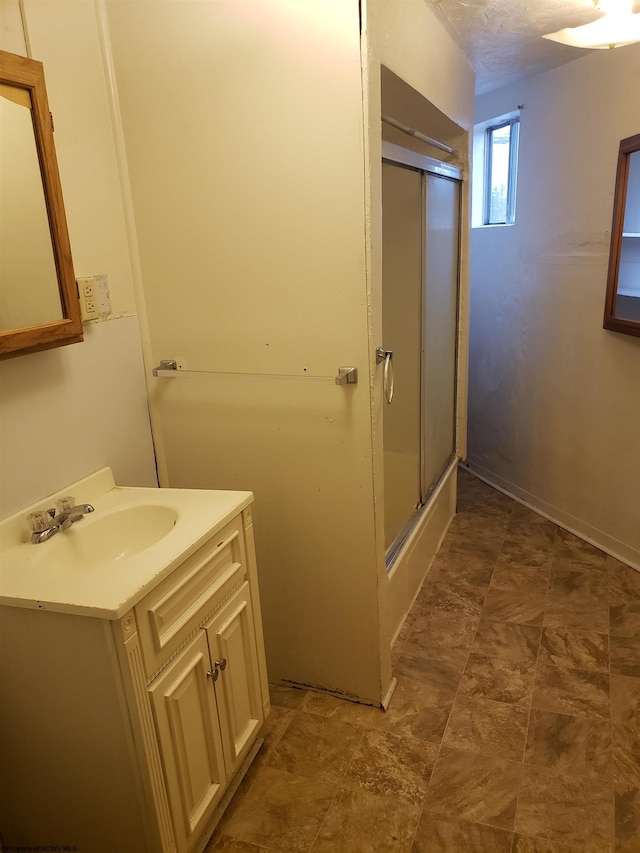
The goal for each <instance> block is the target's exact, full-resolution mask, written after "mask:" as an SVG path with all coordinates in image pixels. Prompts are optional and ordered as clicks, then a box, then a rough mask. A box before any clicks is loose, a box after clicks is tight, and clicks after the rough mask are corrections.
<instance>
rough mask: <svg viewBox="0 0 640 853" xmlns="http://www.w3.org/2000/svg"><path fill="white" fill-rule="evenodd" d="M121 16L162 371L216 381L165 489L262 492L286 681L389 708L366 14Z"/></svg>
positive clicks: (175, 401) (130, 128)
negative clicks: (377, 482)
mask: <svg viewBox="0 0 640 853" xmlns="http://www.w3.org/2000/svg"><path fill="white" fill-rule="evenodd" d="M107 10H108V21H109V28H110V34H111V43H112V48H113V57H114V67H115V70H116V78H117V83H118V90H119V96H120V102H121V106H122V118H123V127H124V134H125V139H126V145H127V154H128V162H129V168H130V173H131V186H132V192H133V201H134V206H135V215H136V222H137V229H138V236H139V246H140V258H141V263H142V274H143V278H144V284H145V293H146V299H147V304H148V316H149V324H150V332H151V339H152V347H153V355H154V358H155V360H156V361H157V360H159V359H161V358H171V357H178V358H179V359H180V360H181V361H182V362H183V363H185V364H186V365H187V367H189V368H190V369H192V370H200V371H205V373H204V374H200V375H195V376H191V377H188V376H185V377H182V378H179V379H171V380H166V379H165V380H162V379H160V380H155V381H154V383H153V384H152V385H151V404H152V412H153V416H154V418H155V423H157V424H159V425H160V426H161V428H162V434H163V436H164V440H163V442H162V446H161V447H160V458H161V460H162V469H161V470H162V482H163V483H164V484H167V485H172V486H197V487H206V488H238V487H242V488H249V489H252V490H253V491H254V492H255V495H256V504H255V526H256V544H257V551H258V564H259V567H260V587H261V597H262V609H263V614H264V627H265V639H266V647H267V657H268V665H269V675H270V678H271V679H273V680H276V681H277V680H281V679H288V680H291V681H295V682H300V683H308V684H312V685H318V686H322V687H325V688H328V689H332V690H335V691H337V692H344V693H347V694H350V695H355V696H358V697H360V698H364V699H367V700H370V701H378V699H379V696H380V692H381V684H380V665H379V660H378V657H379V650H378V637H379V630H378V615H377V606H376V601H377V589H376V574H375V570H374V569H373V566H374V559H375V558H374V540H373V512H372V476H371V447H370V427H369V388H368V382H367V362H368V346H367V345H368V340H367V310H366V285H365V264H364V193H363V178H364V176H363V138H362V93H361V78H360V52H359V28H358V4H357V2H355V0H353V2H343V0H340V2H326V0H322V2H315V0H314V2H305V3H300V2H298V0H274V2H270V3H268V4H265V3H261V2H257V3H256V2H245V0H238V2H233V3H202V2H167V3H162V4H149V3H135V2H131V3H126V4H125V3H119V2H114V3H108V4H107ZM339 365H355V366H357V367H359V369H360V371H361V380H360V383H359V384H358V385H357V386H355V387H352V388H339V387H336V386H335V384H333V383H332V380H331V377H333V376H334V375H335V374H336V372H337V368H338V366H339ZM220 371H223V372H225V371H231V372H243V371H244V372H249V373H252V374H283V375H293V376H298V377H299V380H297V381H295V380H291V381H287V380H280V381H279V380H273V379H268V378H267V379H262V380H259V379H258V380H255V379H254V380H252V379H243V378H233V377H231V378H229V377H224V376H222V377H221V376H219V375H218V373H219V372H220ZM305 373H306V374H307V375H311V376H315V375H319V376H326V377H329V379H328V381H327V382H326V383H325V384H315V383H313V382H311V383H310V382H309V381H306V382H305V378H304V374H305Z"/></svg>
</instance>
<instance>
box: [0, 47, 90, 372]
mask: <svg viewBox="0 0 640 853" xmlns="http://www.w3.org/2000/svg"><path fill="white" fill-rule="evenodd" d="M52 124H53V121H52V118H51V113H50V112H49V103H48V100H47V92H46V88H45V84H44V70H43V67H42V63H41V62H37V61H36V60H33V59H28V58H26V57H24V56H18V55H16V54H13V53H7V52H6V51H0V358H12V357H13V356H16V355H19V354H22V353H31V352H38V351H39V350H43V349H50V348H51V347H59V346H62V345H63V344H71V343H77V342H78V341H81V340H82V318H81V316H80V301H79V299H78V292H77V287H76V281H75V276H74V272H73V263H72V260H71V246H70V243H69V233H68V231H67V221H66V217H65V213H64V203H63V199H62V187H61V185H60V176H59V174H58V164H57V160H56V151H55V146H54V143H53V127H52Z"/></svg>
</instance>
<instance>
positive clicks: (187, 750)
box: [149, 634, 226, 850]
mask: <svg viewBox="0 0 640 853" xmlns="http://www.w3.org/2000/svg"><path fill="white" fill-rule="evenodd" d="M211 672H212V670H211V662H210V659H209V649H208V647H207V641H206V638H205V636H204V635H203V634H199V635H198V636H197V638H196V639H195V640H194V641H193V642H192V643H190V644H189V645H188V646H187V648H186V649H185V650H184V651H183V652H181V653H180V654H179V655H178V656H177V657H176V658H175V660H173V661H172V662H171V664H170V665H169V666H168V667H167V668H166V669H165V670H163V671H162V672H161V673H160V675H159V676H158V677H157V678H156V679H155V681H154V682H153V684H152V685H151V687H150V688H149V693H150V696H151V704H152V707H153V713H154V717H155V722H156V729H157V732H158V740H159V743H160V752H161V755H162V762H163V766H164V770H165V777H166V778H165V782H166V785H167V790H168V794H169V805H170V808H171V813H172V817H173V822H174V828H175V832H176V837H177V839H178V849H179V850H186V849H188V847H189V842H190V840H191V839H192V838H194V837H195V836H196V834H197V833H198V832H199V831H200V830H201V829H202V828H203V826H204V824H205V823H206V821H207V820H208V818H209V817H210V815H211V813H212V811H213V809H214V808H215V806H216V805H217V802H218V800H220V799H221V797H222V794H223V792H224V788H225V782H226V773H225V766H224V758H223V751H222V741H221V738H220V728H219V725H218V713H217V708H216V698H215V694H214V691H213V688H212V686H211V682H212V678H211Z"/></svg>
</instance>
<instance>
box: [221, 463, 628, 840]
mask: <svg viewBox="0 0 640 853" xmlns="http://www.w3.org/2000/svg"><path fill="white" fill-rule="evenodd" d="M460 480H461V483H460V495H459V503H458V515H457V516H456V518H455V520H454V522H453V524H452V527H451V529H450V531H449V533H448V534H447V537H446V540H445V542H444V543H443V546H442V548H441V550H440V552H439V554H438V556H437V557H436V559H435V561H434V563H433V565H432V567H431V569H430V571H429V573H428V575H427V578H426V580H425V583H424V585H423V588H422V590H421V592H420V594H419V596H418V599H417V601H416V603H415V605H414V607H413V609H412V611H411V614H410V616H409V618H408V620H407V623H406V624H405V626H404V628H403V631H402V634H401V636H400V638H399V639H398V642H397V643H396V646H395V647H394V650H393V655H394V672H395V675H396V676H397V679H398V686H397V689H396V691H395V694H394V696H393V699H392V702H391V705H390V707H389V710H388V711H387V712H386V713H384V712H382V711H380V710H376V709H373V708H368V707H365V706H361V705H356V704H353V703H350V702H345V701H341V700H338V699H334V698H332V697H330V696H326V695H323V694H318V693H312V692H306V691H299V690H289V689H286V688H280V687H273V690H272V702H273V706H272V713H271V717H270V719H269V721H268V723H267V724H266V726H265V744H264V746H263V749H262V750H261V752H260V753H259V755H258V757H257V759H256V761H255V762H254V764H253V766H252V767H251V769H250V771H249V773H248V774H247V777H245V780H244V781H243V783H242V785H241V787H240V789H239V791H238V793H237V794H236V796H235V797H234V799H233V800H232V802H231V804H230V806H229V808H228V810H227V812H226V814H225V815H224V817H223V820H222V821H221V823H220V825H219V827H218V829H217V831H216V833H215V834H214V837H213V838H212V840H211V842H210V844H209V846H208V847H207V851H206V853H214V851H215V853H221V851H227V853H232V851H236V852H237V853H261V851H271V850H273V851H276V850H277V851H286V853H302V851H312V852H313V853H329V851H331V853H359V851H362V853H372V852H373V851H375V853H378V851H394V853H403V851H412V853H445V851H446V853H458V851H460V853H503V851H504V853H572V851H573V852H574V853H577V852H578V851H580V853H604V852H605V851H615V853H640V573H637V572H634V571H633V570H632V569H630V568H628V567H627V566H624V565H622V564H621V563H619V562H617V561H616V560H614V559H612V558H611V557H607V556H606V555H605V554H603V553H602V552H600V551H598V550H597V549H596V548H593V547H592V546H590V545H588V544H587V543H585V542H583V541H581V540H579V539H577V538H576V537H574V536H572V535H571V534H569V533H567V532H566V531H564V530H562V529H560V528H558V527H556V525H555V524H552V523H551V522H549V521H547V520H545V519H544V518H541V517H540V516H538V515H536V514H535V513H533V512H531V511H529V510H527V509H526V508H525V507H523V506H521V505H520V504H517V503H516V502H514V501H512V500H510V499H509V498H507V497H505V496H504V495H502V494H501V493H499V492H496V491H495V490H493V489H490V488H489V487H488V486H486V485H484V484H483V483H481V482H480V481H479V480H476V479H474V478H473V477H471V476H470V475H469V474H467V473H466V472H464V471H463V472H461V475H460Z"/></svg>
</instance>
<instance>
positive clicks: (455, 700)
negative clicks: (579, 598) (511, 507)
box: [412, 512, 513, 847]
mask: <svg viewBox="0 0 640 853" xmlns="http://www.w3.org/2000/svg"><path fill="white" fill-rule="evenodd" d="M510 515H511V512H510ZM505 536H506V534H505ZM503 544H504V538H503ZM501 552H502V546H501V548H500V551H499V552H498V555H497V556H496V559H495V562H494V565H493V569H492V570H491V578H489V584H488V586H487V592H488V590H489V587H490V586H491V580H492V578H493V573H494V572H495V569H496V565H497V562H498V558H499V555H500V553H501ZM485 601H486V593H485V598H484V599H483V603H482V607H481V608H480V615H479V617H478V624H477V625H476V629H475V631H474V632H473V638H472V639H471V643H470V644H469V651H468V652H467V658H466V661H465V664H464V667H463V669H462V673H461V675H460V679H459V681H458V686H457V688H456V692H455V695H454V697H453V704H452V705H451V708H450V710H449V714H448V716H447V722H446V724H445V727H444V730H443V732H442V737H441V738H440V744H439V745H438V754H437V755H436V760H435V762H434V765H433V769H432V771H431V776H430V778H429V784H428V785H427V790H426V792H425V798H424V803H423V807H422V811H421V814H420V819H422V815H423V814H424V811H425V808H426V806H427V799H428V796H429V788H430V787H431V781H432V779H433V774H434V771H435V768H436V766H437V764H438V761H439V760H440V755H441V753H442V747H443V746H444V739H445V737H446V734H447V729H448V728H449V723H450V722H451V715H452V713H453V709H454V708H455V705H456V702H457V700H458V696H459V695H460V685H461V684H462V679H463V677H464V673H465V671H466V668H467V665H468V663H469V658H470V657H471V650H472V649H473V645H474V643H475V640H476V636H477V634H478V628H479V626H480V622H481V621H482V611H483V610H484V602H485ZM478 822H479V821H478ZM418 825H419V824H418ZM487 825H489V824H487ZM416 832H417V829H416ZM512 832H513V830H512ZM414 841H415V836H414ZM412 847H413V844H412Z"/></svg>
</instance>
